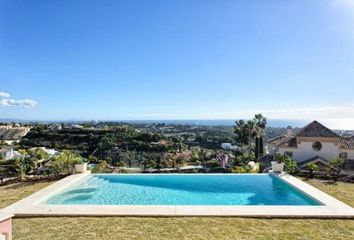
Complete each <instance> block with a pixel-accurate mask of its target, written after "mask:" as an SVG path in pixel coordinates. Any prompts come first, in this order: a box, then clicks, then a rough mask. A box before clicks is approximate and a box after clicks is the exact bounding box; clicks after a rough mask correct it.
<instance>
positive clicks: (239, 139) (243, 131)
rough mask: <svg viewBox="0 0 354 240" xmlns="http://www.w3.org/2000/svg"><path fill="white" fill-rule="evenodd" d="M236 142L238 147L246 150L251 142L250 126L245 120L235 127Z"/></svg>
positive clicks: (238, 122)
mask: <svg viewBox="0 0 354 240" xmlns="http://www.w3.org/2000/svg"><path fill="white" fill-rule="evenodd" d="M234 134H235V135H236V136H235V141H236V144H237V145H238V146H240V147H241V148H242V149H244V147H245V146H247V145H248V144H249V142H250V126H249V125H248V123H246V122H245V121H244V120H242V119H241V120H238V121H236V122H235V126H234Z"/></svg>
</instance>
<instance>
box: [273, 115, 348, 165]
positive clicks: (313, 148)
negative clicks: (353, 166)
mask: <svg viewBox="0 0 354 240" xmlns="http://www.w3.org/2000/svg"><path fill="white" fill-rule="evenodd" d="M268 150H269V154H271V155H274V154H275V153H279V154H282V155H287V156H290V157H292V158H293V159H294V160H295V161H296V162H298V163H300V164H298V165H300V166H301V165H302V166H303V167H304V165H307V164H309V163H310V162H314V163H322V164H323V165H326V164H327V163H328V161H329V160H331V159H334V158H337V157H341V158H344V159H354V137H350V138H343V137H340V136H339V135H337V134H336V133H335V132H333V131H332V130H330V129H328V128H327V127H325V126H323V125H322V124H321V123H319V122H317V121H313V122H311V123H310V124H308V125H307V126H305V127H304V128H302V129H301V130H300V131H299V132H298V133H296V134H294V133H293V131H292V128H291V127H288V128H287V133H286V134H284V135H280V136H277V137H275V138H273V139H271V140H269V141H268Z"/></svg>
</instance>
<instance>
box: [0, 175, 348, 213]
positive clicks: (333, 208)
mask: <svg viewBox="0 0 354 240" xmlns="http://www.w3.org/2000/svg"><path fill="white" fill-rule="evenodd" d="M272 174H274V173H272ZM89 175H90V172H87V173H82V174H75V175H71V176H68V177H66V178H64V179H62V180H60V181H58V182H56V183H54V184H52V185H50V186H48V187H46V188H44V189H42V190H41V191H38V192H36V193H34V194H32V195H31V196H29V197H27V198H24V199H22V200H20V201H18V202H16V203H14V204H12V205H10V206H9V207H7V208H5V209H3V210H2V211H3V212H7V213H13V214H15V217H39V216H96V217H98V216H181V217H182V216H235V217H258V218H351V219H354V209H353V208H352V207H350V206H348V205H346V204H344V203H342V202H341V201H339V200H337V199H335V198H333V197H332V196H330V195H328V194H326V193H324V192H322V191H320V190H318V189H317V188H315V187H313V186H310V185H308V184H307V183H305V182H303V181H301V180H299V179H297V178H295V177H293V176H291V175H288V174H275V175H277V176H278V177H280V178H281V179H283V180H284V181H286V182H287V183H289V184H291V185H293V186H294V187H296V188H297V189H299V190H300V191H302V192H303V193H305V194H307V195H309V196H311V197H312V198H314V199H316V200H317V201H319V202H321V203H322V204H324V205H321V206H267V205H262V206H260V205H257V206H251V205H244V206H240V205H238V206H236V205H235V206H224V205H217V206H214V205H213V206H208V205H45V204H42V202H43V201H45V200H46V199H48V198H49V197H51V196H53V195H54V194H56V193H58V192H60V191H61V190H63V189H65V188H67V187H69V186H70V185H72V184H74V183H76V182H78V181H80V180H82V179H83V178H85V177H88V176H89Z"/></svg>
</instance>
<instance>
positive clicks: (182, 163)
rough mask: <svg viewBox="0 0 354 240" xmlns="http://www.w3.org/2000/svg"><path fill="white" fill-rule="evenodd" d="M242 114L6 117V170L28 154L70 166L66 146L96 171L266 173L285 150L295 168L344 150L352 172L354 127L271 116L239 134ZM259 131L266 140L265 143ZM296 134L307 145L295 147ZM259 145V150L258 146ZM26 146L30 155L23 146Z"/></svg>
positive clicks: (0, 132) (43, 170)
mask: <svg viewBox="0 0 354 240" xmlns="http://www.w3.org/2000/svg"><path fill="white" fill-rule="evenodd" d="M256 117H257V115H256ZM262 117H263V116H262ZM241 121H242V120H239V121H235V124H236V125H234V126H228V125H216V126H207V125H196V124H171V123H170V124H168V123H151V122H147V123H144V122H138V123H125V122H96V121H85V122H73V123H72V122H63V123H36V122H35V123H26V122H21V123H18V122H4V123H2V124H1V125H0V144H1V146H0V159H2V162H1V164H0V174H1V175H2V176H3V178H4V177H11V176H15V175H16V174H18V168H19V167H18V166H15V165H16V163H15V162H13V163H12V162H11V161H13V160H14V159H21V158H24V159H27V160H25V162H26V164H25V165H26V167H25V168H26V169H23V171H24V173H25V174H26V175H38V174H39V175H43V174H44V175H45V174H52V173H53V172H63V171H64V172H65V171H66V170H63V169H54V168H55V167H54V166H55V164H54V163H55V159H56V158H58V156H60V155H61V154H63V152H65V153H67V152H70V154H74V155H77V156H79V157H80V158H82V159H84V161H85V162H88V164H89V167H91V169H92V171H94V172H95V171H97V172H223V173H224V172H264V171H267V170H268V169H269V168H270V163H271V161H273V160H274V158H275V156H276V155H277V154H281V155H282V156H287V157H289V158H291V159H292V160H294V162H295V163H296V169H293V171H294V172H295V171H300V172H301V171H306V168H308V165H309V164H310V163H316V164H317V165H318V166H319V168H320V169H322V170H324V169H325V168H326V167H328V168H331V166H330V164H329V161H330V160H331V159H335V158H336V157H341V158H343V160H344V163H343V164H342V165H343V171H342V172H345V171H347V172H349V173H351V172H352V170H353V169H352V168H354V164H353V160H351V159H354V154H352V152H353V151H354V150H353V147H354V144H353V143H352V142H353V141H352V136H353V135H354V132H353V131H349V130H334V131H332V130H329V129H327V128H326V127H325V126H323V125H321V124H320V123H318V122H316V121H315V122H314V123H312V125H313V126H312V125H311V126H310V128H311V127H312V128H314V129H316V131H315V132H312V131H313V130H311V129H310V130H306V129H303V128H294V129H293V128H292V127H291V126H288V127H287V128H286V127H284V128H274V127H269V126H267V124H266V119H265V118H264V121H265V122H264V123H265V125H264V126H258V127H257V121H258V120H257V119H256V118H255V119H253V121H254V123H255V126H253V127H252V128H255V129H260V131H261V132H260V133H259V135H257V134H256V135H255V134H254V133H255V132H257V131H256V130H254V129H253V130H252V129H249V130H247V129H246V131H249V135H247V136H246V139H244V140H242V139H240V136H239V135H238V134H239V133H238V131H242V129H240V128H242V126H240V124H242V122H241ZM246 123H247V122H246ZM248 124H251V122H250V121H249V122H248ZM246 127H247V124H246ZM248 127H250V126H249V125H248ZM244 128H245V127H244ZM252 131H254V132H252ZM303 131H310V134H312V135H309V136H308V137H307V138H305V139H304V138H299V139H298V140H297V139H296V136H298V134H299V133H301V132H303ZM313 134H315V135H313ZM323 134H327V135H328V134H329V136H327V135H323ZM241 137H242V136H241ZM259 138H261V139H260V140H261V142H259V143H258V142H257V141H258V140H257V139H259ZM316 138H318V139H317V140H318V141H316ZM332 138H333V139H336V140H333V139H332ZM307 139H308V140H309V141H310V142H309V144H310V145H311V144H313V143H314V142H319V143H320V144H321V147H322V145H323V146H324V147H327V146H326V144H325V142H327V141H330V142H333V141H334V142H337V143H334V144H335V145H336V146H337V145H338V144H339V145H338V146H339V147H342V149H337V150H336V151H335V152H328V150H326V149H321V151H316V149H314V148H311V147H310V148H309V149H311V151H309V150H301V146H302V145H301V144H300V141H301V142H304V141H305V142H306V141H308V140H307ZM287 141H290V144H293V145H292V146H291V145H290V144H289V143H288V142H287ZM294 141H295V143H297V144H298V148H299V149H295V147H296V146H295V145H294ZM259 144H261V146H260V148H259V151H258V150H255V149H256V148H258V145H259ZM327 148H328V147H327ZM337 148H338V147H337ZM24 150H25V151H26V153H25V155H24V156H23V153H21V151H22V152H23V151H24ZM306 151H308V152H306ZM331 151H333V150H331ZM299 152H300V153H299ZM18 161H20V160H18ZM17 164H19V163H18V162H17ZM310 166H311V164H310ZM316 169H317V168H316ZM307 170H308V169H307ZM69 171H71V170H70V169H68V170H67V172H68V173H69Z"/></svg>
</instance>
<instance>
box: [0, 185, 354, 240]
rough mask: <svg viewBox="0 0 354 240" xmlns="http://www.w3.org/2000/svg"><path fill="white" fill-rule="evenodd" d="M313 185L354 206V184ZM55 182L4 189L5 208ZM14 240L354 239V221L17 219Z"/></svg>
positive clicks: (0, 193) (0, 190)
mask: <svg viewBox="0 0 354 240" xmlns="http://www.w3.org/2000/svg"><path fill="white" fill-rule="evenodd" d="M309 183H310V184H312V185H314V186H316V187H318V188H319V189H321V190H323V191H325V192H327V193H329V194H331V195H332V196H334V197H336V198H338V199H340V200H342V201H344V202H345V203H347V204H349V205H351V206H353V207H354V184H348V183H338V184H337V185H327V184H324V183H323V182H321V181H319V180H311V181H309ZM49 184H50V182H41V183H35V184H32V183H31V184H15V185H10V186H3V187H0V199H1V201H0V208H1V207H5V206H7V205H9V204H11V203H13V202H15V201H17V200H19V199H22V198H24V197H25V196H27V195H29V194H31V193H33V192H35V191H38V190H39V189H41V188H43V187H45V186H47V185H49ZM13 224H14V225H13V230H14V239H15V240H21V239H28V240H37V239H38V240H40V239H45V240H47V239H50V240H56V239H58V240H59V239H60V240H65V239H73V240H80V239H84V240H90V239H95V240H97V239H143V240H144V239H169V240H172V239H188V240H190V239H218V240H219V239H311V240H312V239H331V240H335V239H345V240H349V239H354V221H353V220H319V219H317V220H316V219H310V220H309V219H303V220H302V219H252V218H232V217H225V218H222V217H188V218H186V217H185V218H173V217H171V218H152V217H145V218H142V217H103V218H94V217H88V218H68V217H63V218H22V219H14V223H13Z"/></svg>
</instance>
